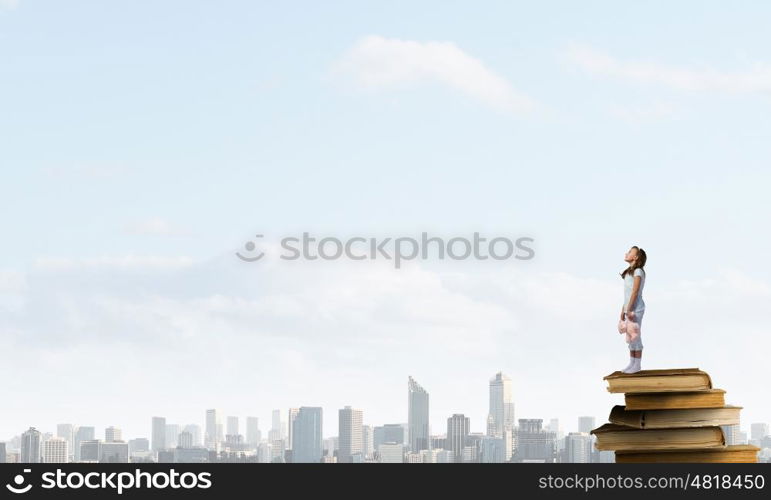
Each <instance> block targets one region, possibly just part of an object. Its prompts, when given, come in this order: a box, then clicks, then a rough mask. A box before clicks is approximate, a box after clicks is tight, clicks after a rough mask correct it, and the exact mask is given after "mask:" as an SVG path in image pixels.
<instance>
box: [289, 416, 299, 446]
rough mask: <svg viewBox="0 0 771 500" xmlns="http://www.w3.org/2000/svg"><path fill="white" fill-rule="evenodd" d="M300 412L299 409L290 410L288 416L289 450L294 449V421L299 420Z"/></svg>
mask: <svg viewBox="0 0 771 500" xmlns="http://www.w3.org/2000/svg"><path fill="white" fill-rule="evenodd" d="M299 411H300V409H299V408H289V412H288V414H287V434H288V437H287V449H288V450H291V449H292V427H293V426H294V419H295V418H297V413H298V412H299Z"/></svg>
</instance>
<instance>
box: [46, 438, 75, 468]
mask: <svg viewBox="0 0 771 500" xmlns="http://www.w3.org/2000/svg"><path fill="white" fill-rule="evenodd" d="M68 458H69V450H68V449H67V440H66V439H64V438H60V437H54V438H51V439H46V440H45V441H43V457H42V462H43V463H46V464H66V463H67V462H68Z"/></svg>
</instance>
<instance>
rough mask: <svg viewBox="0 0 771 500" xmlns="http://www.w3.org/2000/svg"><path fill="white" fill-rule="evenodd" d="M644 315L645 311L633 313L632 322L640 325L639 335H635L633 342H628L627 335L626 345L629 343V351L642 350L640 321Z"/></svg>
mask: <svg viewBox="0 0 771 500" xmlns="http://www.w3.org/2000/svg"><path fill="white" fill-rule="evenodd" d="M644 315H645V309H643V310H640V311H634V319H633V320H632V321H634V322H635V323H637V324H638V325H640V334H639V335H637V336H636V337H635V338H634V339H633V340H631V341H630V340H629V335H627V343H629V350H630V351H641V350H642V348H643V345H642V320H643V316H644Z"/></svg>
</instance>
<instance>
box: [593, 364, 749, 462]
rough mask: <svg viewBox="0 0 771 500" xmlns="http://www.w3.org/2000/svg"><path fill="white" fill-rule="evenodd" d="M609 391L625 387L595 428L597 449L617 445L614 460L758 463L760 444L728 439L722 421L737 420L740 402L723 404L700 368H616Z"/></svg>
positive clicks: (722, 396) (722, 394)
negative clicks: (618, 401) (619, 401)
mask: <svg viewBox="0 0 771 500" xmlns="http://www.w3.org/2000/svg"><path fill="white" fill-rule="evenodd" d="M603 380H606V381H607V383H608V391H609V392H612V393H624V403H625V404H624V405H617V406H614V407H613V409H612V410H611V412H610V417H609V418H608V420H609V422H608V423H606V424H603V425H601V426H600V427H598V428H596V429H593V430H592V431H591V434H593V435H594V436H596V438H597V440H596V443H595V447H596V449H598V450H613V451H614V452H615V455H616V463H643V462H668V463H673V462H689V463H706V462H715V463H754V462H757V461H758V451H759V450H760V448H758V447H757V446H753V445H748V444H739V445H726V438H725V435H724V433H723V429H722V428H721V426H723V425H738V424H739V411H740V410H741V409H742V407H741V406H731V405H726V404H725V391H724V390H722V389H715V388H713V387H712V379H711V378H710V376H709V374H707V373H706V372H703V371H701V370H699V369H698V368H676V369H669V370H641V371H639V372H637V373H623V372H620V371H617V372H613V373H611V374H610V375H607V376H605V377H603Z"/></svg>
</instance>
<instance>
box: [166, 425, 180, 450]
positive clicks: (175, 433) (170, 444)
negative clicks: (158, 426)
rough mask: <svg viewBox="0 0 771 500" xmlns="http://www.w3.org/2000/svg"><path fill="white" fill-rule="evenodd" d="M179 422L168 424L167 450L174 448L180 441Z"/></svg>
mask: <svg viewBox="0 0 771 500" xmlns="http://www.w3.org/2000/svg"><path fill="white" fill-rule="evenodd" d="M180 432H181V431H180V429H179V424H166V446H165V448H166V449H167V450H173V449H174V448H176V447H177V444H178V442H179V433H180Z"/></svg>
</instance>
